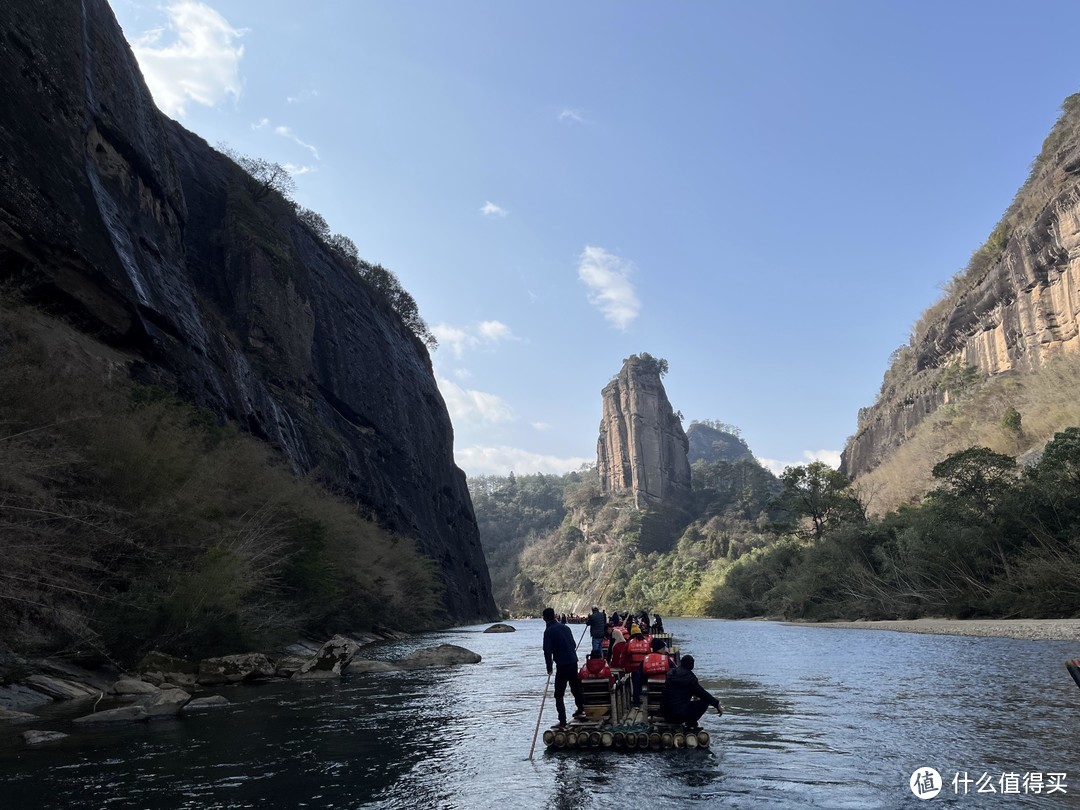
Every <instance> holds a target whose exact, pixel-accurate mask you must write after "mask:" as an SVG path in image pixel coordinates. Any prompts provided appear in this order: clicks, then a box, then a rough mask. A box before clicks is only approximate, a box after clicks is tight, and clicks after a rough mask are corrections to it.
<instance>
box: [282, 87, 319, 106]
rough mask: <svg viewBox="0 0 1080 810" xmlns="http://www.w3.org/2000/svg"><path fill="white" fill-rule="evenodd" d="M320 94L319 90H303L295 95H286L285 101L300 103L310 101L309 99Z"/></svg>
mask: <svg viewBox="0 0 1080 810" xmlns="http://www.w3.org/2000/svg"><path fill="white" fill-rule="evenodd" d="M318 95H319V91H318V90H302V91H301V92H299V93H297V94H296V95H295V96H286V97H285V101H286V102H287V103H289V104H299V103H300V102H302V101H308V100H309V99H313V98H316V97H318Z"/></svg>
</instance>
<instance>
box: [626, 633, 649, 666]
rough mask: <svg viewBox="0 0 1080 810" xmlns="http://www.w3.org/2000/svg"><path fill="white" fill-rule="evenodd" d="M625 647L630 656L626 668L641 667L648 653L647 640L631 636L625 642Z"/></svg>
mask: <svg viewBox="0 0 1080 810" xmlns="http://www.w3.org/2000/svg"><path fill="white" fill-rule="evenodd" d="M626 649H627V652H628V654H629V658H630V660H629V662H628V663H627V669H629V670H631V671H636V670H637V669H639V668H640V667H641V662H642V661H644V660H645V656H647V655H648V654H649V642H648V641H646V640H645V639H643V638H632V639H630V640H629V641H628V642H626Z"/></svg>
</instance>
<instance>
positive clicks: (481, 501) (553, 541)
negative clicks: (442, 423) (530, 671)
mask: <svg viewBox="0 0 1080 810" xmlns="http://www.w3.org/2000/svg"><path fill="white" fill-rule="evenodd" d="M691 471H692V485H693V494H694V502H693V506H692V508H691V510H690V514H691V519H689V520H688V519H687V516H686V514H685V513H683V512H681V511H680V512H671V511H664V510H656V509H651V510H638V509H636V508H635V507H634V505H633V502H632V499H631V498H629V497H628V496H604V495H603V494H602V493H601V492H600V484H599V480H598V478H597V475H596V471H595V469H592V468H585V469H582V470H579V471H577V472H573V473H568V474H567V475H564V476H544V475H528V476H526V475H522V476H513V475H511V476H509V477H499V476H484V477H480V478H472V479H470V481H469V489H470V492H471V494H472V498H473V505H474V507H475V509H476V516H477V521H478V523H479V525H480V537H481V540H482V542H483V544H484V553H485V555H486V556H487V559H488V567H489V570H490V572H491V578H492V584H493V587H494V590H495V599H496V602H498V604H499V605H500V606H502V607H503V608H506V609H508V610H510V611H511V612H514V613H537V612H539V610H540V609H541V608H543V607H544V606H546V605H549V604H554V605H556V606H559V608H560V609H565V610H570V609H571V607H572V605H573V604H574V603H586V602H589V601H591V600H595V599H599V598H600V597H601V594H603V600H604V602H605V604H610V605H619V606H622V607H626V608H633V609H635V610H640V609H641V608H643V607H648V608H650V609H653V610H657V611H660V612H661V613H670V614H683V615H691V614H699V615H700V614H701V613H702V612H703V610H704V606H705V604H706V602H707V600H708V597H709V596H710V595H711V593H712V592H713V590H714V588H715V587H716V585H717V584H718V583H719V582H720V581H721V579H722V576H723V571H724V570H725V569H726V568H727V567H728V566H730V565H731V563H732V561H734V560H736V559H738V558H739V557H740V556H741V555H743V554H746V553H747V552H749V551H751V550H752V549H755V548H761V547H763V546H765V545H766V544H767V543H768V542H769V541H770V540H771V539H772V537H773V531H772V529H771V525H772V522H773V520H774V519H778V518H780V517H781V516H782V515H783V514H784V511H783V509H782V508H781V507H779V506H778V505H777V504H776V503H775V497H776V495H777V494H778V493H779V491H780V487H779V485H778V483H777V480H776V478H775V477H774V476H772V475H771V474H770V473H769V472H768V471H767V470H765V469H764V468H762V467H761V466H759V465H758V464H757V463H756V462H754V461H752V460H748V459H742V460H739V461H736V462H724V461H718V462H713V463H706V462H704V461H698V462H696V463H695V464H694V465H692V467H691Z"/></svg>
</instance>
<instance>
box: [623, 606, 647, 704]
mask: <svg viewBox="0 0 1080 810" xmlns="http://www.w3.org/2000/svg"><path fill="white" fill-rule="evenodd" d="M626 652H627V658H628V659H629V660H628V661H627V664H626V669H627V671H628V672H629V673H630V677H631V679H632V681H633V684H634V700H633V705H634V706H640V705H641V664H642V662H643V661H644V660H645V656H646V655H648V654H649V640H648V639H646V638H645V636H644V635H643V634H642V632H641V627H639V626H638V625H636V624H635V625H632V626H631V627H630V640H629V641H628V642H626Z"/></svg>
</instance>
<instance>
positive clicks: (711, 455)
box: [686, 422, 754, 464]
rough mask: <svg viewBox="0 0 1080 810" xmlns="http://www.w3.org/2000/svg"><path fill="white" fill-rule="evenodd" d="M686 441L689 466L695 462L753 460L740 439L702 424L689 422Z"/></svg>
mask: <svg viewBox="0 0 1080 810" xmlns="http://www.w3.org/2000/svg"><path fill="white" fill-rule="evenodd" d="M686 440H687V441H688V442H689V445H688V447H689V450H688V453H687V457H688V460H689V461H690V463H691V464H693V463H694V462H695V461H704V462H706V463H709V464H711V463H713V462H715V461H726V462H729V463H730V462H735V461H742V460H744V459H745V460H747V461H750V460H752V459H753V458H754V454H753V453H752V452H750V448H749V447H748V446H747V444H746V442H745V441H743V439H742V438H741V437H739V436H736V435H735V434H734V433H728V432H727V431H726V430H721V429H719V428H716V427H713V426H712V425H709V424H706V423H704V422H691V423H690V427H689V428H688V429H687V431H686Z"/></svg>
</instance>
